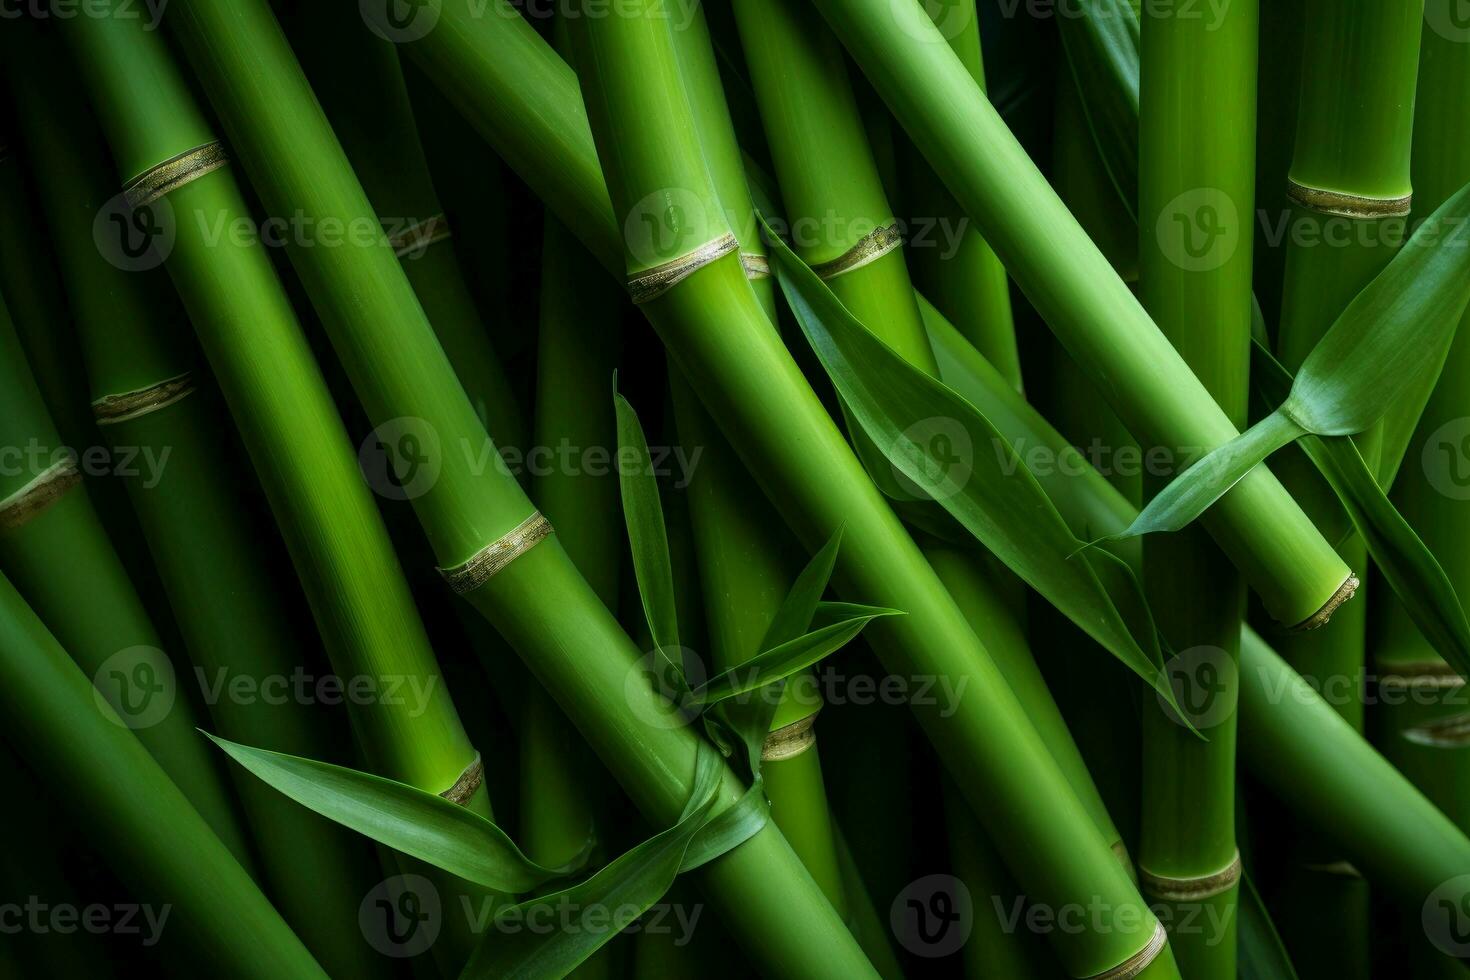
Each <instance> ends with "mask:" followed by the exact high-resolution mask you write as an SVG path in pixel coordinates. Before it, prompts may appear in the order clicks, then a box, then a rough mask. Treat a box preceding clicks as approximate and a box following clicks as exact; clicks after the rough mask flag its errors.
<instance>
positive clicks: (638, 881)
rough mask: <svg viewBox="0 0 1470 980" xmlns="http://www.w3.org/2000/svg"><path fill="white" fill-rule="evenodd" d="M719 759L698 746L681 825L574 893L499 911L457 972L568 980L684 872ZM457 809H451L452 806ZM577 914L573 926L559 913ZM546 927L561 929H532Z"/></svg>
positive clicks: (499, 978)
mask: <svg viewBox="0 0 1470 980" xmlns="http://www.w3.org/2000/svg"><path fill="white" fill-rule="evenodd" d="M718 763H719V756H718V755H717V754H716V753H715V751H714V750H713V749H711V748H710V747H708V746H706V745H705V744H703V743H701V744H700V748H699V752H698V754H697V756H696V763H695V765H696V776H695V785H694V791H693V792H692V793H691V794H690V798H689V804H688V805H687V806H686V807H685V809H684V813H683V815H682V816H681V817H680V819H679V821H678V823H676V824H674V826H672V827H670V828H669V829H668V830H665V831H663V832H662V833H660V834H657V835H655V836H653V837H651V838H649V839H648V840H646V841H644V842H643V843H642V844H639V845H638V846H637V847H634V848H633V849H632V850H630V851H628V852H627V853H625V854H623V855H621V856H620V857H618V858H617V859H616V860H614V861H612V862H610V863H609V864H607V865H606V866H605V867H603V869H602V870H601V871H598V872H597V873H596V874H595V875H593V876H592V877H590V878H588V879H587V880H586V881H583V882H579V883H578V884H576V885H573V886H572V887H570V888H565V889H562V890H561V891H558V892H555V893H553V894H550V895H545V896H542V897H540V898H536V899H532V900H531V901H528V902H522V903H520V904H519V905H513V906H511V907H509V908H506V909H502V910H500V912H498V913H497V914H496V916H495V924H494V925H493V926H492V927H491V929H490V930H489V932H488V933H487V934H486V936H485V938H484V939H483V940H482V941H481V943H480V945H479V947H478V948H477V949H476V950H475V955H474V956H473V957H471V959H470V962H469V964H468V965H466V966H465V968H464V971H463V972H462V973H461V974H460V976H461V977H462V978H465V980H472V978H474V980H477V978H481V977H484V978H495V980H510V978H519V980H541V978H543V977H561V976H566V975H567V974H568V973H570V972H571V971H572V970H573V969H575V968H576V967H577V965H578V964H580V963H581V962H583V961H584V960H586V959H587V957H589V956H591V955H592V954H593V953H595V952H597V950H598V949H599V948H601V947H602V946H603V944H605V943H606V942H607V941H608V940H610V939H612V937H614V936H616V935H617V934H618V933H619V932H621V931H622V930H623V929H625V928H627V927H628V926H629V925H631V924H632V923H633V922H634V921H636V920H637V918H638V917H639V916H640V915H642V914H643V913H644V912H646V911H648V909H649V908H651V907H652V906H653V904H654V903H655V902H657V901H658V900H659V899H660V898H662V897H663V896H664V894H665V893H666V892H667V891H668V890H669V887H670V886H671V885H672V884H673V883H674V878H675V877H676V876H677V875H678V874H679V872H680V871H681V870H683V865H684V861H685V855H686V854H687V852H688V850H689V847H690V845H691V843H692V842H693V841H694V839H695V837H696V835H698V834H699V832H700V830H701V829H702V828H703V827H704V826H705V825H706V824H707V822H708V820H709V816H710V811H711V809H712V808H713V806H714V803H715V799H716V791H717V790H718V788H719V765H718ZM451 805H452V804H451ZM565 914H571V915H575V916H576V922H575V923H564V922H560V921H559V918H558V917H559V916H562V915H565ZM536 922H546V923H552V924H554V925H559V926H561V927H560V928H540V927H532V926H531V924H532V923H536Z"/></svg>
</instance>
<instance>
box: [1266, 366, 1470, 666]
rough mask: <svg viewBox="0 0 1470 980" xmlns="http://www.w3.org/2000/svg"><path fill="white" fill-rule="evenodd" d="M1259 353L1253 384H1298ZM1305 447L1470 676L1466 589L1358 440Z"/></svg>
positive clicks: (1274, 393)
mask: <svg viewBox="0 0 1470 980" xmlns="http://www.w3.org/2000/svg"><path fill="white" fill-rule="evenodd" d="M1253 354H1254V358H1253V366H1252V370H1251V378H1252V381H1253V383H1254V384H1255V386H1256V387H1257V388H1258V389H1259V390H1260V391H1261V393H1262V395H1263V397H1265V398H1266V399H1268V400H1272V401H1274V400H1276V399H1279V398H1280V397H1281V394H1282V392H1284V391H1287V390H1288V389H1290V387H1291V384H1292V378H1291V372H1289V371H1287V370H1286V368H1284V367H1282V366H1281V364H1280V362H1278V361H1277V360H1276V358H1274V357H1272V356H1271V353H1270V351H1268V350H1266V349H1265V348H1264V347H1262V346H1261V345H1260V344H1256V345H1255V348H1254V351H1253ZM1301 447H1302V449H1303V451H1305V452H1306V454H1307V457H1308V458H1309V459H1311V461H1312V462H1313V464H1315V465H1316V467H1317V469H1318V470H1319V471H1320V472H1321V473H1322V476H1323V477H1324V478H1325V479H1326V480H1327V483H1328V485H1329V486H1330V487H1331V488H1332V491H1333V493H1335V494H1336V495H1337V499H1338V500H1339V501H1340V502H1341V503H1342V506H1343V509H1344V510H1345V511H1346V512H1347V515H1348V518H1349V519H1350V520H1351V521H1352V523H1353V527H1354V528H1356V529H1357V531H1358V533H1359V534H1361V535H1362V536H1363V540H1364V541H1365V542H1366V543H1367V545H1368V553H1369V554H1371V555H1372V556H1373V563H1374V564H1375V565H1376V566H1377V568H1378V571H1379V574H1381V575H1382V576H1383V578H1384V580H1385V581H1387V582H1388V584H1389V587H1390V588H1392V589H1393V591H1394V593H1395V594H1396V595H1397V596H1398V597H1399V601H1400V602H1402V603H1403V604H1404V608H1405V609H1406V610H1407V611H1408V613H1409V616H1410V617H1411V618H1412V619H1413V620H1414V625H1415V626H1417V627H1418V628H1419V632H1420V633H1422V634H1424V638H1425V639H1426V640H1428V641H1429V642H1430V643H1431V644H1432V645H1433V646H1434V649H1435V650H1436V651H1437V652H1438V653H1439V655H1440V656H1441V657H1443V658H1444V659H1445V660H1446V661H1448V662H1449V664H1450V665H1451V666H1453V667H1454V668H1455V670H1456V671H1458V672H1459V673H1460V674H1461V675H1462V676H1466V677H1470V621H1467V618H1466V615H1465V609H1464V607H1463V606H1462V605H1461V604H1460V598H1459V595H1458V594H1457V593H1456V591H1455V587H1454V585H1453V584H1452V583H1451V582H1450V579H1449V576H1448V575H1446V574H1445V570H1444V567H1443V566H1441V565H1440V563H1439V560H1438V559H1436V558H1435V557H1434V554H1433V553H1432V552H1430V550H1429V548H1428V547H1427V546H1426V545H1425V544H1424V542H1423V540H1422V539H1421V538H1420V537H1419V535H1418V534H1417V533H1415V531H1414V529H1413V528H1412V527H1410V526H1409V522H1408V521H1406V520H1404V518H1403V515H1402V514H1400V513H1399V512H1398V509H1397V508H1395V507H1394V505H1393V503H1392V502H1391V501H1390V500H1389V499H1388V497H1387V495H1386V494H1384V492H1383V489H1382V488H1381V487H1380V486H1379V485H1378V481H1377V480H1376V479H1375V478H1374V476H1373V474H1372V472H1371V471H1370V470H1369V469H1368V464H1367V463H1366V462H1365V461H1364V460H1363V457H1362V454H1361V453H1359V452H1358V447H1357V445H1356V444H1355V443H1354V442H1353V440H1352V438H1351V437H1346V436H1338V437H1325V438H1318V437H1315V436H1308V437H1306V438H1304V439H1302V440H1301Z"/></svg>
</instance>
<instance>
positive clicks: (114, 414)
mask: <svg viewBox="0 0 1470 980" xmlns="http://www.w3.org/2000/svg"><path fill="white" fill-rule="evenodd" d="M193 393H194V378H193V376H192V375H191V374H189V373H188V372H185V373H183V374H180V375H176V376H174V377H172V378H168V379H166V380H164V381H160V382H158V383H157V384H153V385H149V386H148V387H146V388H139V389H137V390H136V391H124V392H120V393H118V394H115V395H103V396H102V397H101V398H99V399H97V400H96V401H94V402H93V403H92V415H93V416H94V417H95V418H96V419H97V424H98V425H116V424H117V423H118V422H126V421H128V420H129V419H135V418H138V417H139V416H143V415H147V414H149V413H150V412H156V411H158V410H159V409H161V408H167V407H168V406H170V405H172V404H174V403H175V402H180V401H183V400H184V399H185V398H188V397H189V396H190V395H192V394H193Z"/></svg>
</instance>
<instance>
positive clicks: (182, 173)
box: [123, 140, 230, 208]
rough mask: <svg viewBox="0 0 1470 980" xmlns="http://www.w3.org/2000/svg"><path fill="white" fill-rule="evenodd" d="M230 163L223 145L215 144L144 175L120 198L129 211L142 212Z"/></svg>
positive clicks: (161, 164)
mask: <svg viewBox="0 0 1470 980" xmlns="http://www.w3.org/2000/svg"><path fill="white" fill-rule="evenodd" d="M229 162H230V158H229V156H228V155H227V154H226V153H225V148H224V145H223V144H221V143H220V141H219V140H214V141H212V142H209V143H205V144H204V145H203V146H196V147H194V149H192V150H185V151H184V152H183V153H180V154H179V155H178V156H175V157H170V158H169V159H167V160H165V161H163V162H162V163H160V164H157V165H156V166H153V167H150V168H149V169H148V170H145V171H143V172H142V173H141V174H139V175H138V176H136V177H134V178H133V179H132V180H130V181H128V182H127V183H126V184H124V185H123V194H124V195H125V196H126V197H127V201H128V205H129V206H130V207H134V208H141V207H143V206H144V205H147V204H152V203H153V202H154V201H157V200H158V199H159V198H161V197H163V196H164V195H165V194H168V193H169V192H170V191H175V190H178V189H179V188H180V187H183V186H184V185H185V184H187V183H189V182H190V181H194V180H198V179H199V178H200V177H203V176H204V175H205V174H208V173H213V172H214V171H216V170H218V169H219V168H220V167H223V166H224V165H225V164H227V163H229Z"/></svg>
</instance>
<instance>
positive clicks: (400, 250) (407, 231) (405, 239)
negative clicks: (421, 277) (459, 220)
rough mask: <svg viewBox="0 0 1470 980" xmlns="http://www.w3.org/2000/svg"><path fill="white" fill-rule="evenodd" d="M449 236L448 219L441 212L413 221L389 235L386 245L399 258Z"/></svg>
mask: <svg viewBox="0 0 1470 980" xmlns="http://www.w3.org/2000/svg"><path fill="white" fill-rule="evenodd" d="M449 237H450V229H449V219H448V218H446V217H445V216H444V215H442V214H436V215H434V216H433V217H432V218H425V219H424V220H423V221H415V222H414V223H413V224H411V225H409V226H408V227H407V228H404V229H403V230H402V231H400V232H398V233H397V234H396V235H389V236H388V246H389V247H390V248H392V249H393V254H394V255H396V256H397V257H398V258H400V259H401V258H403V257H404V256H405V255H415V254H417V253H419V252H422V251H423V250H424V249H426V248H428V247H429V246H430V245H436V244H438V243H439V242H443V241H448V240H449Z"/></svg>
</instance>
